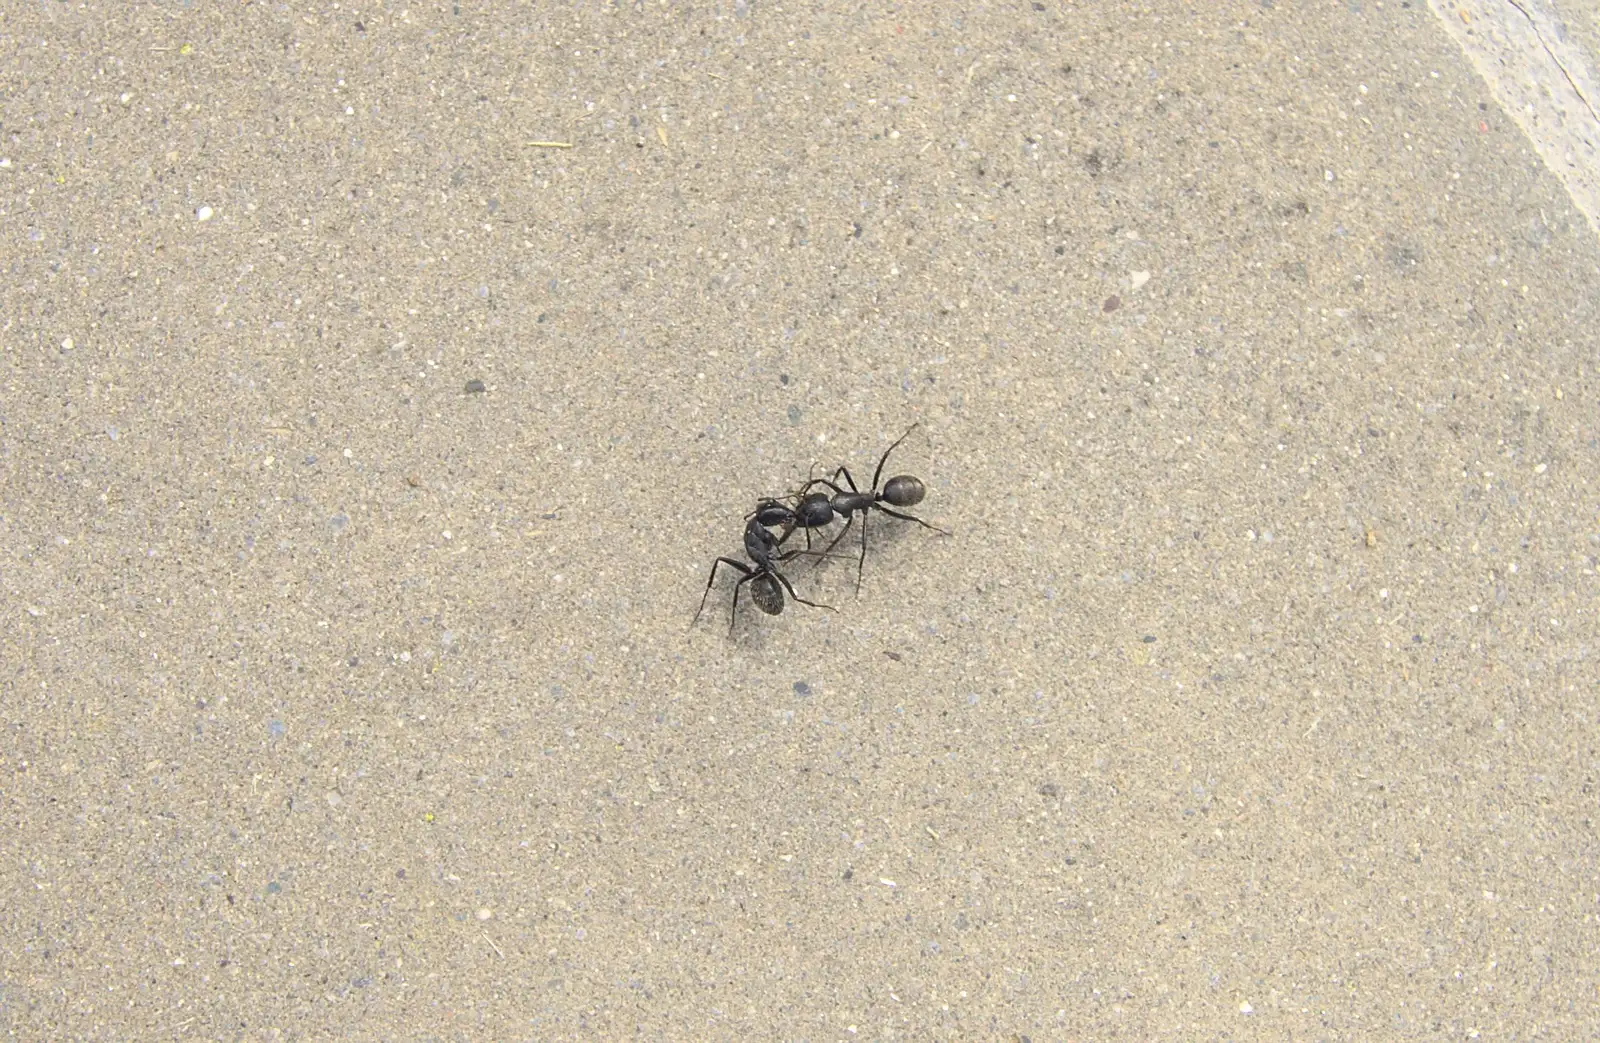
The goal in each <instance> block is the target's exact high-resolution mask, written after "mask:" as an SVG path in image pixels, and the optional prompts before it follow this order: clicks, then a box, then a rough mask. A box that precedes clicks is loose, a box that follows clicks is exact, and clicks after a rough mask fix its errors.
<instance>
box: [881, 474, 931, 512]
mask: <svg viewBox="0 0 1600 1043" xmlns="http://www.w3.org/2000/svg"><path fill="white" fill-rule="evenodd" d="M926 495H928V487H927V486H925V485H923V484H922V479H920V478H916V477H913V476H912V475H909V474H897V475H895V476H894V477H893V478H891V479H889V480H888V481H887V482H885V483H884V486H883V498H884V499H885V500H886V501H888V502H889V503H892V504H894V505H895V506H896V507H913V506H915V505H917V504H919V503H921V502H922V498H923V497H924V496H926Z"/></svg>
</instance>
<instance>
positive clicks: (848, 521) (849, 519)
mask: <svg viewBox="0 0 1600 1043" xmlns="http://www.w3.org/2000/svg"><path fill="white" fill-rule="evenodd" d="M855 520H856V516H855V515H854V514H847V515H845V516H844V528H842V529H840V530H839V535H837V536H835V537H834V538H833V542H832V543H830V544H828V545H827V547H825V548H823V551H822V553H821V554H818V555H817V557H819V558H826V557H828V556H829V555H830V554H832V553H833V548H835V547H837V546H838V545H839V541H840V540H842V539H844V534H845V533H847V532H849V531H850V526H851V525H853V524H855ZM815 567H816V565H815V563H813V564H812V568H815Z"/></svg>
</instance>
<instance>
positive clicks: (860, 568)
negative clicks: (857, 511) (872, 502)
mask: <svg viewBox="0 0 1600 1043" xmlns="http://www.w3.org/2000/svg"><path fill="white" fill-rule="evenodd" d="M890 448H893V447H892V446H891V447H890ZM879 466H880V467H881V466H882V464H881V462H880V464H879ZM871 514H872V512H871V511H862V512H861V560H860V561H858V562H856V597H858V598H859V597H860V596H861V574H862V573H863V572H865V571H866V570H867V518H868V516H870V515H871Z"/></svg>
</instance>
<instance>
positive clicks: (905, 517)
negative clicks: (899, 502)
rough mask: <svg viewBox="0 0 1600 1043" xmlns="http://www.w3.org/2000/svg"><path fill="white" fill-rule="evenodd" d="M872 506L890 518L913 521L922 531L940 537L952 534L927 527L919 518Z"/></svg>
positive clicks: (879, 506)
mask: <svg viewBox="0 0 1600 1043" xmlns="http://www.w3.org/2000/svg"><path fill="white" fill-rule="evenodd" d="M873 506H874V507H876V508H878V510H880V511H882V512H883V513H884V514H887V515H888V516H889V517H891V518H899V519H900V520H901V521H914V522H916V523H917V524H918V525H920V526H922V527H923V528H924V529H932V530H933V531H934V532H937V533H938V534H939V535H941V536H950V535H953V533H950V532H947V531H945V530H944V529H941V528H939V526H937V525H929V524H928V523H927V522H925V521H923V520H922V519H921V518H917V517H913V516H912V515H909V514H901V513H900V512H899V511H891V510H890V509H889V508H887V507H885V506H884V505H883V504H881V503H877V504H873Z"/></svg>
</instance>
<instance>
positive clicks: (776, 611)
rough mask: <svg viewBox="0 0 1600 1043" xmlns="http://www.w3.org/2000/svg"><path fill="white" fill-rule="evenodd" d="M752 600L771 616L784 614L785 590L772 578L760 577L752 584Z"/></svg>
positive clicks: (757, 606)
mask: <svg viewBox="0 0 1600 1043" xmlns="http://www.w3.org/2000/svg"><path fill="white" fill-rule="evenodd" d="M750 600H752V601H754V602H755V603H756V608H759V609H760V610H761V611H763V612H765V613H766V614H767V615H769V616H777V615H781V614H782V613H783V588H781V587H779V586H778V581H777V580H775V579H773V578H772V577H771V576H758V577H756V579H755V580H754V581H753V582H752V583H751V584H750Z"/></svg>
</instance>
